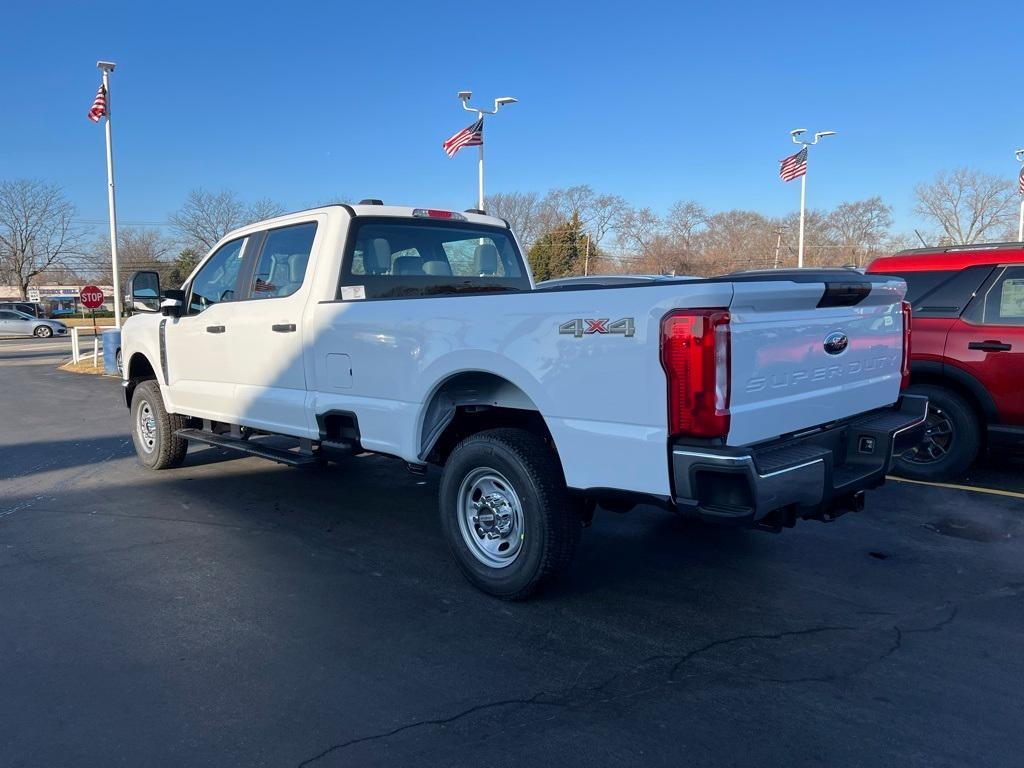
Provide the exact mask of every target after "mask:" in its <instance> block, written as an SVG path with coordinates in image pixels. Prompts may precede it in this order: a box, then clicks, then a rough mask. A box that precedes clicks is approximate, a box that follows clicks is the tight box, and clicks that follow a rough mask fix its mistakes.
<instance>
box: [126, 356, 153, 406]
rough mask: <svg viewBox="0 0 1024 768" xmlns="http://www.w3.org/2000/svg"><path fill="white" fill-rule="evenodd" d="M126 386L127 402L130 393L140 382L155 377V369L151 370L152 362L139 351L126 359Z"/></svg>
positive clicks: (129, 401) (129, 398)
mask: <svg viewBox="0 0 1024 768" xmlns="http://www.w3.org/2000/svg"><path fill="white" fill-rule="evenodd" d="M127 370H128V386H127V387H126V388H125V400H126V402H128V403H131V401H132V393H133V392H134V391H135V387H137V386H138V385H139V384H140V383H141V382H143V381H147V380H149V379H155V378H156V371H155V370H153V366H152V364H151V363H150V362H149V358H147V357H146V356H145V355H144V354H142V353H141V352H136V353H135V354H134V355H132V359H131V360H129V361H128V369H127Z"/></svg>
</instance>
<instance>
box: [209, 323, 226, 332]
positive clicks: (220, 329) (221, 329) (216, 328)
mask: <svg viewBox="0 0 1024 768" xmlns="http://www.w3.org/2000/svg"><path fill="white" fill-rule="evenodd" d="M224 330H225V329H224V326H223V325H208V326H206V332H207V333H224Z"/></svg>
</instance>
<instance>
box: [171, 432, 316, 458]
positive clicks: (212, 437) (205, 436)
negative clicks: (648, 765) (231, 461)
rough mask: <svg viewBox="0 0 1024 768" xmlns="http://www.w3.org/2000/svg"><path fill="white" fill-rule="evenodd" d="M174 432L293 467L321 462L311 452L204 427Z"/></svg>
mask: <svg viewBox="0 0 1024 768" xmlns="http://www.w3.org/2000/svg"><path fill="white" fill-rule="evenodd" d="M174 434H176V435H177V436H178V437H183V438H185V439H186V440H195V441H196V442H197V443H206V444H207V445H213V446H216V447H217V448H225V449H227V450H229V451H238V452H239V453H247V454H249V455H250V456H259V457H260V458H262V459H270V460H271V461H276V462H278V463H279V464H287V465H288V466H291V467H308V466H311V465H313V464H319V463H320V457H319V456H315V455H313V454H311V453H296V452H295V451H287V450H285V449H283V448H271V447H270V446H269V445H260V444H259V443H254V442H252V441H251V440H240V439H238V438H237V437H231V436H230V435H217V434H214V433H213V432H207V431H205V430H202V429H179V430H178V431H177V432H175V433H174Z"/></svg>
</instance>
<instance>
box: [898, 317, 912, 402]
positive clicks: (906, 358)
mask: <svg viewBox="0 0 1024 768" xmlns="http://www.w3.org/2000/svg"><path fill="white" fill-rule="evenodd" d="M902 309H903V365H902V366H901V368H900V373H901V374H902V378H901V379H900V389H901V390H902V389H906V388H907V387H909V386H910V321H911V320H912V319H913V318H912V312H911V311H910V302H909V301H904V302H903V304H902Z"/></svg>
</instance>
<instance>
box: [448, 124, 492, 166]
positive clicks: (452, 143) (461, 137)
mask: <svg viewBox="0 0 1024 768" xmlns="http://www.w3.org/2000/svg"><path fill="white" fill-rule="evenodd" d="M483 143H484V119H483V118H482V117H481V118H480V119H479V120H477V121H476V122H475V123H473V124H472V125H471V126H469V127H468V128H463V129H462V130H461V131H459V132H458V133H456V134H455V135H454V136H452V137H451V138H450V139H448V140H447V141H446V142H445V143H444V145H443V146H444V151H445V152H447V153H448V157H455V153H456V152H458V151H459V150H460V149H462V148H463V147H478V146H480V145H481V144H483Z"/></svg>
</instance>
